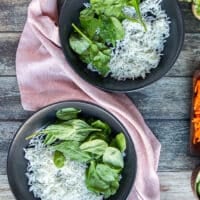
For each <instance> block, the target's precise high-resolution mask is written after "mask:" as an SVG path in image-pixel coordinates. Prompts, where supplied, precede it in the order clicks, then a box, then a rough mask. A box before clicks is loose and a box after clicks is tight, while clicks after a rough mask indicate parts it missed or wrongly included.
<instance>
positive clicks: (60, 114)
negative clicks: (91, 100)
mask: <svg viewBox="0 0 200 200" xmlns="http://www.w3.org/2000/svg"><path fill="white" fill-rule="evenodd" d="M80 112H81V110H80V109H77V108H62V109H60V110H58V111H57V112H56V117H57V118H58V119H61V120H70V119H76V118H77V115H78V113H80Z"/></svg>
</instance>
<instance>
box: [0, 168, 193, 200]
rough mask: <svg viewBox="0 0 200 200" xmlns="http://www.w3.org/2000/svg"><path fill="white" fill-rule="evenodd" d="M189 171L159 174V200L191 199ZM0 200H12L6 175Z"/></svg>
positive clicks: (1, 178) (0, 179)
mask: <svg viewBox="0 0 200 200" xmlns="http://www.w3.org/2000/svg"><path fill="white" fill-rule="evenodd" d="M190 176H191V171H183V172H159V177H160V185H161V200H175V199H181V200H189V199H193V198H194V197H193V194H192V190H191V186H190ZM0 191H1V192H0V200H5V199H6V200H14V197H13V194H12V193H11V191H10V188H9V185H8V180H7V177H6V175H0Z"/></svg>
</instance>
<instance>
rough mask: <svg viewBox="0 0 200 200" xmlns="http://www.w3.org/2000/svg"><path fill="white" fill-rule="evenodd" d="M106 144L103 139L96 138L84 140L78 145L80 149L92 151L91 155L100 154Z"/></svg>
mask: <svg viewBox="0 0 200 200" xmlns="http://www.w3.org/2000/svg"><path fill="white" fill-rule="evenodd" d="M107 147H108V144H107V143H106V142H105V141H104V140H100V139H96V140H91V141H86V142H84V143H82V144H81V145H80V149H81V150H82V151H84V152H89V153H92V154H93V155H97V156H98V157H99V156H102V155H103V153H104V152H105V149H106V148H107Z"/></svg>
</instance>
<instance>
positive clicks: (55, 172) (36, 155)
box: [24, 137, 103, 200]
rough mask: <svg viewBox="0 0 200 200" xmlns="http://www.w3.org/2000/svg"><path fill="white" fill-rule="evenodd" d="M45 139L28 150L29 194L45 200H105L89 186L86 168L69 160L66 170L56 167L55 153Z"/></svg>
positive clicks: (65, 166)
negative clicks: (89, 188)
mask: <svg viewBox="0 0 200 200" xmlns="http://www.w3.org/2000/svg"><path fill="white" fill-rule="evenodd" d="M42 141H43V139H42V138H41V137H36V138H34V139H32V140H31V141H30V143H29V147H28V148H26V149H24V151H25V158H26V159H27V160H28V167H27V172H26V176H27V177H28V185H29V186H30V187H29V191H30V192H33V194H34V196H35V198H40V199H41V200H102V199H103V197H102V196H100V195H96V194H94V193H92V192H91V191H89V190H88V189H87V187H86V185H85V170H86V167H87V166H86V165H85V164H82V163H79V162H75V161H70V160H66V161H65V165H64V167H62V168H60V169H59V168H57V167H56V166H55V165H54V163H53V152H52V151H51V149H50V148H47V147H45V146H44V144H43V143H42Z"/></svg>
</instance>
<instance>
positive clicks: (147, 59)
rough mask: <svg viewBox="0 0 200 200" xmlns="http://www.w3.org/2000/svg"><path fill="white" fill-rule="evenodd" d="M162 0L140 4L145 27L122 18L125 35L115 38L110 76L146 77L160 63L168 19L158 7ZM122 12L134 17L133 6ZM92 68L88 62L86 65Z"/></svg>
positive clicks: (151, 0)
mask: <svg viewBox="0 0 200 200" xmlns="http://www.w3.org/2000/svg"><path fill="white" fill-rule="evenodd" d="M160 3H161V0H144V1H143V2H142V3H141V4H140V10H141V13H142V16H143V20H144V22H145V24H146V26H147V31H146V32H145V30H144V27H143V26H142V25H141V24H139V23H134V22H131V21H130V20H124V21H123V22H122V25H123V27H124V30H125V37H124V39H123V40H122V41H117V44H116V47H115V48H114V49H113V51H112V56H111V60H110V63H109V67H110V74H111V77H113V78H115V79H117V80H125V79H136V78H138V77H142V78H145V77H146V74H147V73H150V70H151V69H153V68H156V67H157V66H158V64H159V62H160V58H161V55H162V51H163V49H164V43H165V42H166V38H168V37H169V23H170V22H169V18H168V17H167V14H166V13H165V11H164V10H162V8H161V4H160ZM124 12H125V13H126V14H128V15H131V16H135V10H134V8H126V9H125V10H124ZM88 68H89V69H92V66H91V65H88Z"/></svg>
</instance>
